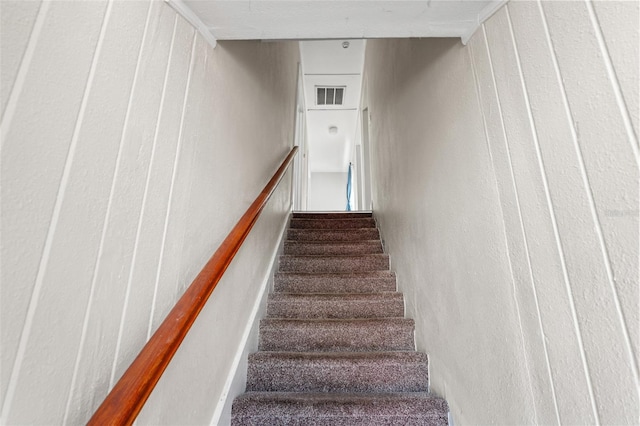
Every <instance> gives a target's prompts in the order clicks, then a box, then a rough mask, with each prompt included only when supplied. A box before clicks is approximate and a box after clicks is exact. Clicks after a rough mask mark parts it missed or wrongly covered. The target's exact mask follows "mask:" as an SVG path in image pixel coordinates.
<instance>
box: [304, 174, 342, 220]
mask: <svg viewBox="0 0 640 426" xmlns="http://www.w3.org/2000/svg"><path fill="white" fill-rule="evenodd" d="M309 188H310V189H309V204H308V209H309V210H311V211H326V210H345V209H346V208H347V174H346V173H322V172H319V173H311V180H310V184H309Z"/></svg>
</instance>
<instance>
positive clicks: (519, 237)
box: [362, 1, 640, 425]
mask: <svg viewBox="0 0 640 426" xmlns="http://www.w3.org/2000/svg"><path fill="white" fill-rule="evenodd" d="M639 12H640V11H639V4H638V2H617V1H615V2H594V3H590V2H583V1H573V2H555V1H549V2H542V3H540V2H535V1H512V2H510V3H509V4H508V5H507V6H505V7H504V8H502V9H501V10H499V11H498V12H497V13H496V14H495V15H494V16H493V17H492V18H491V19H489V20H488V21H487V22H486V23H485V24H484V25H483V26H482V27H481V28H480V30H479V31H478V32H477V33H476V34H475V35H474V37H473V38H472V39H471V41H470V43H469V45H468V46H463V45H462V44H461V43H460V42H459V41H458V40H452V39H439V40H438V39H430V40H372V41H369V42H368V44H367V58H366V65H365V81H366V93H365V96H364V101H363V105H362V106H363V107H369V111H370V115H371V143H372V169H373V174H374V179H373V183H374V210H375V213H376V217H377V218H378V221H379V223H380V226H381V229H382V232H383V237H384V239H385V243H386V246H387V248H388V251H389V252H390V254H391V259H392V262H393V267H394V269H395V270H396V271H397V273H398V283H399V287H400V289H401V290H402V291H404V292H405V293H406V294H407V304H408V306H407V308H408V314H409V316H412V317H414V318H416V328H417V332H416V336H417V343H418V347H419V348H420V349H421V350H426V351H427V352H428V353H429V360H430V378H431V386H432V390H433V391H434V392H436V393H438V394H440V395H443V396H445V397H446V398H447V400H448V401H449V404H450V406H451V411H452V415H453V418H454V421H455V423H456V424H458V425H463V424H490V423H498V424H533V423H537V424H598V423H599V424H635V423H637V421H638V415H639V412H638V410H639V407H640V405H639V404H640V401H639V399H638V384H639V383H638V359H639V357H640V353H639V349H638V348H639V346H638V345H639V344H640V342H639V324H640V319H639V309H638V300H639V293H638V291H639V290H638V289H639V284H638V178H639V175H638V164H639V160H638V93H639V90H638V89H639V87H638V69H639V62H638V56H639V55H638V48H639V47H638V46H639V45H640V43H639V40H638V33H639V29H640V24H639V21H638V20H639V17H640V13H639Z"/></svg>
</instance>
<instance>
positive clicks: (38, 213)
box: [0, 1, 298, 424]
mask: <svg viewBox="0 0 640 426" xmlns="http://www.w3.org/2000/svg"><path fill="white" fill-rule="evenodd" d="M5 3H6V4H5ZM1 12H2V22H3V25H2V42H3V45H2V49H3V60H4V53H5V52H4V48H5V47H6V46H7V45H6V41H5V37H8V39H9V40H10V41H11V46H10V48H9V51H8V52H7V53H8V54H9V55H8V56H7V59H8V60H9V61H8V62H7V65H8V67H7V68H5V63H4V62H3V74H2V91H3V94H2V102H3V105H2V106H3V108H4V106H5V105H8V106H7V114H5V115H4V117H3V121H2V129H1V130H2V156H1V161H2V176H1V177H0V179H1V182H0V183H1V187H2V222H1V225H2V240H1V241H0V246H1V250H2V259H1V260H2V267H1V268H0V269H1V271H2V286H1V291H2V298H1V303H2V306H1V309H0V311H1V312H2V342H1V346H2V353H1V356H2V363H1V365H2V370H1V385H2V387H1V388H0V391H1V395H2V417H1V419H0V422H2V423H3V424H4V423H7V424H16V423H20V424H60V423H71V424H78V423H84V422H86V421H87V419H88V418H89V416H90V415H91V413H92V412H93V410H95V408H96V407H97V405H98V404H99V403H100V402H101V401H102V399H103V398H104V396H105V395H106V393H107V391H108V390H109V387H110V386H112V385H113V382H114V381H115V380H117V379H118V378H119V376H120V374H121V373H122V371H123V370H124V368H126V367H127V365H128V364H129V362H131V361H132V360H133V357H134V356H135V355H136V354H137V352H138V351H139V349H140V348H141V347H142V346H143V345H144V343H145V341H146V339H147V338H148V335H149V333H150V332H152V331H153V330H155V328H156V327H157V325H158V324H159V321H161V320H162V318H164V316H165V315H166V314H167V313H168V311H169V309H170V308H171V307H172V305H173V304H174V303H175V301H176V300H177V298H178V297H179V296H180V295H181V294H182V292H183V291H184V289H185V288H186V286H187V285H188V284H189V283H190V282H191V280H192V279H193V278H194V277H195V275H196V274H197V273H198V272H199V270H200V269H201V267H202V266H203V264H204V262H205V261H206V260H207V259H208V258H209V257H210V256H211V254H212V253H213V251H214V250H215V248H216V247H217V244H218V243H219V242H220V241H221V240H222V239H223V238H224V236H225V235H226V233H227V232H228V231H229V230H230V228H231V226H232V225H233V224H234V223H235V222H236V221H237V220H238V219H239V217H240V214H241V213H242V212H243V211H244V210H245V209H246V208H247V207H248V205H249V204H250V202H251V201H253V199H254V198H255V196H256V195H257V194H258V193H259V191H260V190H261V189H262V187H263V186H264V184H265V183H266V182H267V180H268V179H269V178H270V176H271V174H272V173H273V172H274V171H275V169H276V168H277V166H278V165H279V163H280V161H281V160H282V159H283V158H284V156H285V154H286V153H287V152H288V150H289V149H290V146H291V143H292V140H293V112H294V110H295V90H296V87H295V84H296V79H295V77H296V72H297V62H298V49H297V45H296V43H270V44H263V43H258V42H242V43H220V44H219V47H218V48H216V49H215V50H214V49H213V48H211V47H210V46H209V45H207V43H206V42H205V41H204V40H203V39H202V38H201V37H200V36H199V35H197V34H196V32H195V30H194V29H193V28H192V27H191V26H190V25H189V24H188V23H187V22H186V21H185V20H184V19H183V18H181V17H179V16H178V15H177V14H176V12H175V11H173V10H172V9H171V8H170V7H169V6H168V5H167V4H165V3H164V2H160V1H138V2H121V1H104V2H50V3H49V2H48V3H46V7H45V6H42V7H40V5H39V3H38V2H3V4H2V11H1ZM5 23H9V24H8V25H6V26H5ZM34 28H35V29H34ZM25 52H26V53H25ZM15 82H18V83H19V84H18V83H15ZM16 84H18V86H16ZM13 86H16V87H18V89H19V90H16V91H13V92H12V98H11V101H10V102H7V99H8V98H7V97H6V96H5V91H6V89H7V88H9V89H11V88H12V87H13ZM256 94H258V95H257V97H256V96H255V95H256ZM290 188H291V182H290V180H285V181H284V182H283V184H282V187H281V189H280V190H279V192H278V194H277V195H276V196H275V197H274V198H273V200H272V201H271V202H270V204H269V207H268V208H267V209H266V211H265V218H263V219H261V220H260V221H259V222H258V223H257V224H256V225H255V227H254V231H253V232H254V236H253V237H251V238H249V239H248V240H247V245H246V247H245V248H243V250H242V251H241V252H240V253H239V255H238V258H237V259H238V260H237V261H236V262H234V264H233V265H232V268H230V270H229V271H230V274H229V275H228V276H227V277H226V278H225V280H224V283H221V285H220V289H221V290H220V291H216V293H215V295H214V298H221V299H222V300H219V301H217V302H214V306H212V307H209V308H207V312H209V313H208V314H207V320H200V321H198V322H197V323H196V326H195V327H194V331H193V333H194V335H195V336H196V337H190V338H189V339H188V340H187V341H186V346H185V347H183V348H182V349H181V350H180V355H179V356H178V357H177V358H176V363H174V364H173V365H172V367H171V369H170V371H173V372H174V373H173V374H169V376H168V378H164V379H163V380H162V382H161V383H160V384H159V386H158V388H157V389H156V391H155V392H154V394H153V396H152V398H151V399H150V402H149V404H150V405H149V406H148V408H147V409H146V411H145V413H144V415H143V416H142V417H141V418H140V423H141V424H144V423H152V424H176V423H183V424H184V423H192V424H204V423H209V422H210V420H211V416H212V413H213V411H214V409H215V408H216V407H215V402H216V401H218V400H219V399H220V397H221V395H223V393H224V392H225V383H226V382H227V380H228V375H229V374H232V373H233V372H230V370H231V369H232V367H233V365H234V364H233V361H234V355H235V353H236V352H237V351H241V350H242V348H239V346H240V345H241V344H242V343H243V342H242V341H241V337H242V330H243V329H244V328H245V327H246V326H247V321H248V320H249V319H250V316H249V314H250V310H251V306H253V304H254V302H255V300H256V298H257V297H258V293H259V290H260V288H261V285H262V284H261V283H263V282H265V280H266V277H267V275H268V273H269V270H270V267H271V265H269V264H268V263H269V260H270V259H271V255H270V254H271V253H274V252H275V250H276V249H277V247H276V245H277V243H278V237H279V234H278V233H279V232H280V230H281V229H282V227H283V226H284V224H285V222H286V218H287V215H288V212H289V211H290V209H291V199H290ZM233 271H236V272H235V273H234V272H233ZM225 289H226V290H225ZM206 336H208V339H207V338H206ZM212 339H213V340H212ZM221 347H222V348H225V350H224V351H221V350H220V348H221ZM198 381H200V383H198ZM185 395H189V397H188V398H187V399H188V401H187V402H185ZM36 400H37V401H39V402H38V404H35V405H34V401H36Z"/></svg>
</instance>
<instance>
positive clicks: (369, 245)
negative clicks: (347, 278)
mask: <svg viewBox="0 0 640 426" xmlns="http://www.w3.org/2000/svg"><path fill="white" fill-rule="evenodd" d="M382 252H383V251H382V244H381V243H380V241H379V240H378V241H376V240H372V241H361V242H360V241H359V242H354V243H334V244H331V243H326V244H319V243H305V242H300V241H285V243H284V254H287V255H322V256H329V255H354V254H380V253H382Z"/></svg>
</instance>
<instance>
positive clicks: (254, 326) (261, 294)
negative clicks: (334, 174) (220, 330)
mask: <svg viewBox="0 0 640 426" xmlns="http://www.w3.org/2000/svg"><path fill="white" fill-rule="evenodd" d="M292 207H293V206H292V205H290V206H289V212H288V213H287V218H286V220H285V221H284V223H283V226H282V229H281V230H280V238H279V239H278V245H277V246H276V249H275V250H274V251H273V253H272V255H271V259H270V263H271V268H270V269H269V271H268V273H267V275H266V276H265V277H264V280H263V281H262V283H261V284H260V288H259V290H258V297H256V300H255V302H254V304H253V307H252V308H251V314H250V315H249V319H248V321H247V325H246V326H245V329H244V332H243V333H242V339H241V340H240V344H239V345H238V348H237V350H236V354H235V356H234V357H233V363H232V364H231V368H230V369H229V373H228V374H227V380H226V381H225V383H224V387H223V388H222V393H221V394H220V397H219V398H218V403H217V404H216V408H215V410H214V411H213V415H212V416H211V423H210V426H218V425H219V424H220V421H221V418H222V416H223V415H224V414H225V411H227V410H229V409H230V404H231V403H232V402H233V399H235V397H236V396H237V395H235V394H233V392H232V388H233V387H234V385H235V384H236V383H237V382H238V380H239V378H242V379H243V380H244V383H242V387H243V389H244V388H245V387H246V378H245V376H239V374H238V373H241V372H242V371H240V370H241V369H240V364H241V363H242V361H243V360H244V361H245V364H246V360H247V354H248V349H249V347H248V344H249V340H250V339H251V337H252V336H254V335H257V331H258V325H259V323H260V320H261V319H262V317H263V314H264V312H265V311H266V301H267V297H268V295H269V293H270V290H271V288H272V285H273V280H274V278H273V277H274V274H275V272H276V268H277V267H278V257H279V256H280V255H281V254H282V253H283V251H284V240H285V235H286V233H287V229H289V223H290V221H291V208H292ZM227 412H228V411H227ZM225 420H226V419H225Z"/></svg>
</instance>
